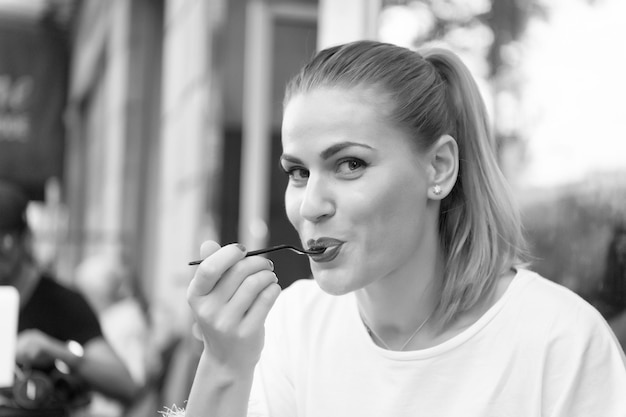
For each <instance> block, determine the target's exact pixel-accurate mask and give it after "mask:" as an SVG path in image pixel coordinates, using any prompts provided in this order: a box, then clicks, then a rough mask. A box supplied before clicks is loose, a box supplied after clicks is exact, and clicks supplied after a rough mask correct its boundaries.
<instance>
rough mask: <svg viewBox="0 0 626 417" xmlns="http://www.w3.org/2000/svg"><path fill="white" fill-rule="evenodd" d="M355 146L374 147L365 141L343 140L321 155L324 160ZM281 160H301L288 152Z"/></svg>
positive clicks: (297, 161)
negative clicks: (364, 142)
mask: <svg viewBox="0 0 626 417" xmlns="http://www.w3.org/2000/svg"><path fill="white" fill-rule="evenodd" d="M353 146H357V147H360V148H365V149H374V148H372V147H371V146H369V145H365V144H363V143H358V142H341V143H336V144H334V145H332V146H330V147H328V148H326V149H324V150H323V151H322V152H321V153H320V157H321V158H322V159H324V160H326V159H329V158H331V157H332V156H333V155H335V154H337V153H339V152H340V151H342V150H343V149H346V148H350V147H353ZM280 160H281V161H282V160H285V161H289V162H296V163H299V162H300V160H299V159H298V158H295V157H293V156H291V155H288V154H283V155H281V157H280Z"/></svg>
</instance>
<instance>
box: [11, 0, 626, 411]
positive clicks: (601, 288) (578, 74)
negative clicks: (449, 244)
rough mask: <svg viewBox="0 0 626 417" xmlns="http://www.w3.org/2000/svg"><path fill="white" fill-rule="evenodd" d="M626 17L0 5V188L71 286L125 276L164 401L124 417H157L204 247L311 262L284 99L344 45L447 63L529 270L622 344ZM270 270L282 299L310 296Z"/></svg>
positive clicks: (358, 6) (399, 0) (569, 5)
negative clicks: (487, 138)
mask: <svg viewBox="0 0 626 417" xmlns="http://www.w3.org/2000/svg"><path fill="white" fill-rule="evenodd" d="M624 16H626V2H624V1H623V0H526V1H519V0H497V1H496V0H342V1H332V0H319V1H318V0H291V1H287V0H283V1H279V0H210V1H207V0H108V1H105V0H13V1H8V0H2V1H0V178H2V179H8V180H11V181H16V182H18V183H20V184H21V185H22V186H24V187H25V188H26V189H27V190H28V191H29V193H30V196H31V198H32V202H31V205H30V207H29V213H28V214H29V221H30V225H31V227H32V229H33V232H34V235H35V238H36V240H35V244H36V245H35V249H36V255H37V259H38V261H39V262H40V264H41V265H42V267H44V268H46V269H47V270H49V271H51V272H53V273H54V274H55V275H56V276H57V277H58V279H59V280H61V281H63V282H64V283H67V284H68V285H73V284H74V283H75V280H76V277H77V267H78V266H79V265H80V264H81V262H82V261H83V260H85V259H87V258H89V257H90V256H92V255H94V254H97V253H102V252H112V253H113V252H115V253H123V254H124V256H125V259H126V262H127V264H128V265H126V267H127V269H128V271H129V272H130V273H128V274H127V278H126V279H127V280H128V281H129V282H128V283H127V284H128V285H130V287H132V288H133V289H134V294H135V295H136V296H137V297H138V298H140V300H141V302H142V303H141V304H142V306H143V308H144V312H145V314H146V316H147V317H148V319H149V323H150V328H151V331H152V332H153V333H154V338H156V339H155V340H158V341H159V342H158V343H159V346H163V352H162V366H163V372H160V373H159V375H160V377H159V378H158V380H157V381H155V382H154V386H153V387H152V389H151V396H150V397H149V399H146V398H142V399H140V400H141V401H142V402H143V407H135V408H133V409H132V410H126V411H125V413H126V414H127V415H131V414H132V415H152V416H154V415H155V412H156V411H155V410H157V409H159V408H161V407H162V406H169V405H171V404H174V403H176V404H179V405H180V404H184V399H185V398H186V396H187V393H188V388H189V384H190V382H191V378H192V377H193V371H194V367H195V360H196V359H197V355H198V353H199V348H200V346H198V342H196V341H195V339H194V338H193V337H191V319H190V317H189V311H188V307H187V303H186V300H185V290H186V286H187V283H188V282H189V280H190V278H191V276H192V274H193V268H192V267H190V266H188V265H187V262H188V261H190V260H194V259H196V258H197V257H198V252H199V250H198V248H199V244H200V242H202V241H203V240H206V239H214V240H217V241H220V242H222V243H230V242H235V241H239V242H242V243H244V244H245V245H246V246H247V247H248V248H250V249H255V248H258V247H262V246H266V245H270V244H279V243H297V238H296V235H295V233H294V232H293V231H292V230H291V227H290V226H289V225H288V223H287V221H286V218H285V216H284V210H283V200H282V193H283V189H284V186H285V183H286V178H285V177H284V176H283V175H282V173H281V172H280V170H279V168H278V163H277V161H278V155H279V154H280V118H281V102H282V92H283V87H284V85H285V83H286V81H287V80H288V79H289V78H290V77H291V76H292V75H293V74H294V73H295V71H296V70H297V69H298V68H299V67H300V65H302V64H303V63H304V62H305V61H306V60H307V59H308V58H309V57H310V56H311V55H312V54H313V53H314V52H315V51H317V50H319V49H321V48H324V47H327V46H331V45H333V44H337V43H342V42H346V41H351V40H355V39H378V40H382V41H387V42H391V43H396V44H399V45H403V46H407V47H410V48H421V47H424V46H428V45H443V46H446V47H449V48H451V49H453V50H454V51H456V52H457V53H458V54H460V55H461V57H462V58H463V59H464V61H465V62H466V63H467V64H468V66H469V67H470V69H471V70H472V72H473V74H474V75H475V77H476V78H477V79H478V81H479V85H480V88H481V89H482V92H483V95H484V98H485V100H486V102H487V105H488V108H489V111H490V113H491V117H492V121H493V128H494V132H495V141H496V142H495V145H496V148H497V150H498V157H499V159H500V162H501V166H502V169H503V171H504V173H505V175H506V176H507V178H508V179H509V181H510V183H511V185H512V187H513V189H514V192H515V195H516V197H517V198H518V200H519V202H520V204H521V206H522V210H523V215H524V221H525V227H526V231H527V235H528V239H529V241H530V243H531V249H532V254H533V256H534V260H533V268H534V269H535V270H537V271H538V272H540V273H542V274H543V275H545V276H546V277H547V278H549V279H552V280H554V281H557V282H560V283H562V284H564V285H566V286H568V287H569V288H571V289H573V290H574V291H576V292H578V293H579V294H580V295H581V296H583V297H584V298H585V299H587V300H588V301H589V302H591V303H592V304H594V305H595V306H596V307H597V308H598V309H599V310H600V312H601V313H602V314H603V315H605V317H606V318H607V320H610V322H611V324H612V325H613V326H614V329H615V330H616V333H618V336H619V335H620V334H622V335H624V334H626V330H624V329H626V324H623V323H625V322H626V319H624V317H625V316H624V311H625V310H626V106H625V105H624V100H625V97H626V76H625V74H626V25H624V24H623V21H622V20H623V18H624ZM273 260H274V262H275V265H276V272H277V274H278V276H279V278H280V279H281V284H282V285H283V286H284V287H286V286H288V285H289V284H290V283H291V282H293V281H294V280H296V279H299V278H305V277H307V276H308V274H309V270H308V264H307V260H306V259H305V258H304V257H298V256H295V255H293V254H287V253H285V254H281V253H276V255H274V256H273ZM94 279H95V278H94ZM620 326H621V327H620ZM620 329H621V330H620ZM620 332H623V333H620ZM622 337H623V336H622ZM622 340H624V339H622Z"/></svg>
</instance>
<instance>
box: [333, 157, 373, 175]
mask: <svg viewBox="0 0 626 417" xmlns="http://www.w3.org/2000/svg"><path fill="white" fill-rule="evenodd" d="M366 166H367V165H366V163H365V162H364V161H363V160H361V159H358V158H346V159H343V160H341V161H339V163H338V164H337V173H339V174H342V175H348V176H355V174H357V173H360V172H361V171H362V170H363V169H364V168H365V167H366Z"/></svg>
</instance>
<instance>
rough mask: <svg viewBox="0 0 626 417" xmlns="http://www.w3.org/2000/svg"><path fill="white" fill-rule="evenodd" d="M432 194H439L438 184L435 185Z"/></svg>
mask: <svg viewBox="0 0 626 417" xmlns="http://www.w3.org/2000/svg"><path fill="white" fill-rule="evenodd" d="M433 193H435V195H440V194H441V187H440V186H439V184H435V186H434V187H433Z"/></svg>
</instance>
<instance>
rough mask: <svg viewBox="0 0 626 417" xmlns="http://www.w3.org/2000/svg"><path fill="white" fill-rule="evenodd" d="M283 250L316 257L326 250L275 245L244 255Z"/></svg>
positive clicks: (196, 263) (193, 262)
mask: <svg viewBox="0 0 626 417" xmlns="http://www.w3.org/2000/svg"><path fill="white" fill-rule="evenodd" d="M283 249H288V250H290V251H292V252H295V253H297V254H299V255H317V254H320V253H323V252H324V251H325V250H326V248H323V247H313V248H311V249H308V250H307V249H302V248H299V247H297V246H293V245H277V246H270V247H269V248H263V249H257V250H252V251H250V252H247V253H246V257H248V256H254V255H261V254H263V253H268V252H274V251H277V250H283ZM202 261H203V260H202V259H200V260H197V261H191V262H189V265H198V264H200V263H201V262H202Z"/></svg>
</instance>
